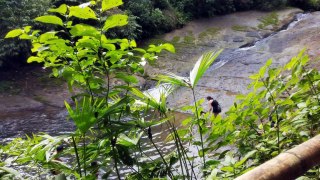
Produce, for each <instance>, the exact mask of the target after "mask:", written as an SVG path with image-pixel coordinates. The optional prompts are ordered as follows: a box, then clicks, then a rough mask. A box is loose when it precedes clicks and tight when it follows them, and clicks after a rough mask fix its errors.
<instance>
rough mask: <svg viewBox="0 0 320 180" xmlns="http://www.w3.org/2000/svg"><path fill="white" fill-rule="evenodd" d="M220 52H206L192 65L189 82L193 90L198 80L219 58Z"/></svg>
mask: <svg viewBox="0 0 320 180" xmlns="http://www.w3.org/2000/svg"><path fill="white" fill-rule="evenodd" d="M221 52H222V50H220V51H218V52H217V53H215V52H208V53H205V54H203V55H202V56H201V57H200V58H199V60H198V61H197V63H196V64H195V65H194V67H193V69H192V71H191V72H190V82H191V87H192V88H195V87H196V85H197V83H198V81H199V80H200V78H201V77H202V76H203V74H204V73H205V72H206V71H207V69H209V67H210V66H211V64H212V63H213V61H214V60H215V59H216V58H217V57H218V56H219V54H220V53H221Z"/></svg>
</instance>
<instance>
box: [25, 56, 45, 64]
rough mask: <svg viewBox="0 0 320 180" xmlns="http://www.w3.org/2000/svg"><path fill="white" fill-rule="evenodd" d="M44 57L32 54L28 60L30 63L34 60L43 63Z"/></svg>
mask: <svg viewBox="0 0 320 180" xmlns="http://www.w3.org/2000/svg"><path fill="white" fill-rule="evenodd" d="M43 61H44V59H43V58H40V57H36V56H30V57H29V58H28V60H27V62H28V63H32V62H38V63H41V62H43Z"/></svg>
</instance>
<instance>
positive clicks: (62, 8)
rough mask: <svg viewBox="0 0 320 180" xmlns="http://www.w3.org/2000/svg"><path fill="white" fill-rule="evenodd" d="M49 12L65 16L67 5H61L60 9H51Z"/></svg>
mask: <svg viewBox="0 0 320 180" xmlns="http://www.w3.org/2000/svg"><path fill="white" fill-rule="evenodd" d="M48 12H55V13H59V14H61V15H65V14H66V13H67V5H65V4H61V5H60V6H59V7H58V8H51V9H49V10H48Z"/></svg>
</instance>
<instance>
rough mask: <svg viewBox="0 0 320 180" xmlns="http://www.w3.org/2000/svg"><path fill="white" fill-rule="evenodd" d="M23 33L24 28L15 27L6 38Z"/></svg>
mask: <svg viewBox="0 0 320 180" xmlns="http://www.w3.org/2000/svg"><path fill="white" fill-rule="evenodd" d="M22 33H23V30H22V29H14V30H11V31H9V32H8V33H7V35H6V36H5V37H4V38H14V37H17V36H20V35H21V34H22Z"/></svg>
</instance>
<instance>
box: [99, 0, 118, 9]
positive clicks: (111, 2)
mask: <svg viewBox="0 0 320 180" xmlns="http://www.w3.org/2000/svg"><path fill="white" fill-rule="evenodd" d="M122 4H123V2H122V0H102V12H104V11H106V10H109V9H111V8H114V7H117V6H120V5H122Z"/></svg>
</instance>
